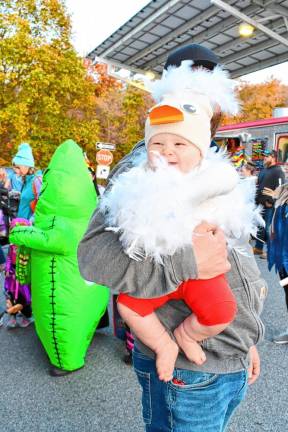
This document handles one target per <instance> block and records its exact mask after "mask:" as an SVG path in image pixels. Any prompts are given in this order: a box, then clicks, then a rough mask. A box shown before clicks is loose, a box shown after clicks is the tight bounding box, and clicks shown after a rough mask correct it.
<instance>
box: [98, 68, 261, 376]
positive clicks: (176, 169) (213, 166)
mask: <svg viewBox="0 0 288 432" xmlns="http://www.w3.org/2000/svg"><path fill="white" fill-rule="evenodd" d="M181 67H183V68H185V67H186V66H185V65H183V66H181ZM177 73H179V69H178V71H177ZM195 73H198V71H197V72H195ZM203 74H204V79H205V72H203ZM189 75H190V76H191V71H190V70H189ZM208 79H209V78H208ZM222 79H225V75H224V78H223V76H222ZM227 80H228V78H227ZM170 84H171V83H170ZM214 85H215V82H214ZM178 90H179V89H178ZM224 98H225V95H224ZM217 103H218V101H217ZM231 103H232V104H235V101H234V100H233V97H232V102H231ZM213 109H215V100H213V97H212V98H209V96H208V95H207V94H203V93H201V92H197V91H195V89H191V88H186V89H182V92H179V91H175V92H173V86H171V85H170V90H169V92H166V93H165V94H163V95H162V97H161V102H160V103H159V104H158V105H156V106H155V107H154V108H153V109H152V110H151V111H150V113H149V116H148V118H147V121H146V125H145V144H146V147H147V159H146V160H143V161H140V162H139V164H138V166H135V167H134V168H132V169H131V170H130V171H129V172H125V173H123V174H120V175H119V176H118V177H117V178H116V180H114V182H113V186H112V188H111V190H110V191H109V192H108V193H107V194H106V195H105V196H104V198H103V201H102V203H101V208H102V211H103V213H104V214H105V219H106V224H107V226H108V227H109V228H108V229H111V230H115V231H116V232H118V233H119V239H120V241H121V243H122V245H123V247H124V250H125V251H126V253H127V254H128V255H129V256H130V258H133V259H135V260H141V259H142V258H144V257H145V258H147V257H150V259H152V260H155V261H156V262H158V263H159V262H160V263H161V257H162V256H169V255H171V256H172V255H173V254H174V253H175V251H176V250H177V249H178V248H183V249H184V248H185V247H186V246H189V245H190V244H191V239H192V242H193V235H195V234H194V233H193V231H194V229H195V227H196V226H197V225H198V224H200V223H201V222H202V221H206V222H208V223H210V224H211V230H213V226H215V225H217V226H219V227H221V228H222V229H223V230H224V232H225V234H226V238H227V241H228V243H229V244H230V246H231V247H235V248H240V249H241V244H244V243H245V242H246V241H247V237H249V233H250V232H253V231H255V228H256V223H255V219H257V217H256V214H255V208H254V205H253V204H252V202H250V203H249V201H248V196H247V194H246V193H245V192H244V190H243V189H242V187H241V184H240V179H239V176H238V174H237V172H236V170H235V169H234V168H233V166H232V165H231V164H230V162H229V161H228V160H227V159H226V158H225V157H224V156H223V154H220V155H215V154H214V152H213V150H209V146H210V141H211V132H210V120H211V118H212V115H213ZM190 185H193V189H192V187H191V186H190ZM242 242H243V243H242ZM124 291H125V290H124ZM129 294H130V295H129ZM177 299H179V300H180V299H182V300H184V301H185V302H186V303H187V305H188V306H189V307H190V308H191V311H192V312H193V313H192V314H191V315H190V316H189V317H188V318H187V319H186V320H185V321H184V322H182V323H180V325H179V326H178V327H177V328H176V329H175V330H174V338H175V340H174V339H172V338H171V336H170V335H169V334H168V333H167V331H166V330H165V328H164V326H163V325H162V324H161V323H160V321H159V319H158V318H157V315H156V314H155V312H154V311H155V310H156V309H157V308H159V307H161V306H162V305H163V304H165V302H167V301H169V300H177ZM118 309H119V312H120V314H121V316H122V318H123V319H124V321H125V322H126V323H127V324H128V325H129V327H130V328H131V329H132V331H133V332H134V333H135V334H136V336H137V337H138V338H139V339H140V340H141V341H142V342H143V343H144V344H145V345H147V346H148V347H149V348H150V349H152V350H153V351H154V352H155V353H156V367H157V371H158V375H159V378H160V379H161V380H163V381H169V380H171V379H172V376H173V369H174V365H175V361H176V358H177V356H178V351H179V348H180V349H182V350H183V351H184V353H185V354H186V356H187V358H188V359H189V360H190V361H193V362H195V363H196V364H199V365H200V364H202V363H203V362H205V354H204V352H203V350H202V348H201V345H200V344H199V342H201V341H203V340H204V339H205V338H207V337H211V336H213V335H216V334H218V333H220V332H221V331H223V330H224V329H225V327H226V326H227V325H229V323H230V322H231V321H232V320H233V319H234V317H235V315H236V312H237V307H236V302H235V299H234V296H233V294H232V292H231V290H230V288H229V286H228V284H227V282H226V279H225V276H224V275H221V276H219V277H217V278H214V279H211V280H206V281H204V280H194V281H192V280H188V281H183V283H182V284H180V286H179V287H178V289H177V290H176V291H174V292H172V293H170V292H166V291H165V287H159V286H157V287H155V290H154V292H146V290H145V287H142V289H141V290H139V292H133V293H125V292H123V293H121V294H120V295H119V297H118Z"/></svg>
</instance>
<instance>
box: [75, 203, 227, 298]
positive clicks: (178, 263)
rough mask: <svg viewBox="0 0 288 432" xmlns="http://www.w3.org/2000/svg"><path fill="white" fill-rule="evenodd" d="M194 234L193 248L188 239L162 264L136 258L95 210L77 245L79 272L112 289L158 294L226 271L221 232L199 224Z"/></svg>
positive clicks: (136, 294) (224, 247)
mask: <svg viewBox="0 0 288 432" xmlns="http://www.w3.org/2000/svg"><path fill="white" fill-rule="evenodd" d="M208 228H209V231H208ZM207 231H208V232H207ZM198 234H199V235H196V236H193V248H192V239H191V247H190V246H189V247H185V248H183V249H181V250H179V251H177V252H176V253H175V254H174V255H173V256H169V257H165V258H164V259H163V265H161V264H156V263H155V262H153V261H152V260H151V259H144V260H143V261H140V262H137V261H135V260H133V259H131V258H129V257H128V255H126V254H125V252H124V250H123V248H122V245H121V243H120V241H119V239H118V235H117V234H116V233H114V232H111V231H106V230H105V224H104V218H103V215H102V213H101V212H100V210H96V211H95V213H94V215H93V217H92V219H91V221H90V224H89V227H88V229H87V231H86V234H85V235H84V237H83V239H82V240H81V242H80V244H79V247H78V262H79V269H80V273H81V274H82V276H83V278H84V279H86V280H88V281H92V282H97V283H99V284H101V285H106V286H108V287H110V288H111V289H112V291H113V292H115V293H119V292H127V293H129V294H131V295H133V296H135V297H158V296H160V295H163V292H164V293H168V292H172V291H174V290H175V289H176V288H177V287H178V286H179V284H180V283H181V282H183V281H185V280H188V279H198V278H201V279H210V278H211V277H214V276H216V275H219V274H222V273H225V272H227V271H228V270H229V269H230V264H229V263H228V261H227V251H226V242H225V238H224V235H223V233H222V232H221V231H217V230H216V231H215V230H211V226H208V224H206V225H205V224H203V226H202V225H201V226H200V228H199V233H198Z"/></svg>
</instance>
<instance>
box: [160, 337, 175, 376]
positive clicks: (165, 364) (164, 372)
mask: <svg viewBox="0 0 288 432" xmlns="http://www.w3.org/2000/svg"><path fill="white" fill-rule="evenodd" d="M169 339H170V336H169ZM178 352H179V348H178V346H177V344H176V343H175V342H174V341H173V340H172V339H170V340H169V341H167V342H166V343H165V344H164V345H161V347H159V348H158V349H157V351H156V368H157V372H158V377H159V379H160V380H161V381H165V382H168V381H171V380H172V378H173V371H174V367H175V362H176V359H177V356H178Z"/></svg>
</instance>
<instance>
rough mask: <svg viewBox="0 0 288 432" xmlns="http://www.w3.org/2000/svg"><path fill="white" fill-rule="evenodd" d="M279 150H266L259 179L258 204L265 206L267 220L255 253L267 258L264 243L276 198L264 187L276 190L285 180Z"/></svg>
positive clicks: (261, 229)
mask: <svg viewBox="0 0 288 432" xmlns="http://www.w3.org/2000/svg"><path fill="white" fill-rule="evenodd" d="M276 161H277V152H276V151H275V150H265V151H264V168H263V169H262V170H261V171H260V173H259V176H258V181H257V195H256V204H257V205H259V204H261V205H262V206H263V211H262V216H263V219H264V221H265V227H264V228H260V229H259V230H258V233H257V239H256V242H255V247H254V249H253V252H254V255H259V256H260V258H264V259H265V258H266V257H267V254H266V252H264V244H265V243H267V242H268V240H269V232H270V225H271V221H272V217H273V213H274V199H273V198H272V197H271V196H267V195H265V194H264V193H263V190H264V188H269V189H271V190H273V191H274V190H275V189H276V188H277V187H278V186H281V185H282V184H283V183H284V181H285V174H284V172H283V170H282V168H281V167H280V166H278V165H277V164H276V163H277V162H276Z"/></svg>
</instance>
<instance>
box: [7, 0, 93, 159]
mask: <svg viewBox="0 0 288 432" xmlns="http://www.w3.org/2000/svg"><path fill="white" fill-rule="evenodd" d="M70 37H71V24H70V19H69V17H68V15H67V13H66V10H65V7H64V4H63V1H62V0H4V1H3V0H0V140H1V141H0V142H1V144H0V145H1V157H2V158H4V159H6V160H7V161H10V160H11V156H12V155H13V154H14V152H15V150H16V148H17V146H18V144H19V143H20V142H21V141H28V142H29V143H30V144H31V145H32V147H33V151H34V156H35V158H36V161H37V162H38V163H39V164H40V165H41V166H45V165H47V163H48V162H49V160H50V157H51V155H52V153H53V152H54V150H55V148H56V147H57V145H59V143H61V142H62V141H63V140H65V139H67V138H73V139H74V140H75V141H77V142H78V143H79V144H81V145H82V146H83V147H84V148H85V149H86V151H88V153H90V154H91V155H92V151H93V155H94V145H95V141H97V139H98V131H99V122H98V120H97V118H96V115H95V108H96V95H95V82H94V81H93V79H92V78H91V77H89V76H87V72H86V69H85V67H84V65H83V60H82V59H80V58H79V57H78V56H77V54H76V52H75V50H74V48H73V47H72V45H71V42H70Z"/></svg>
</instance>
